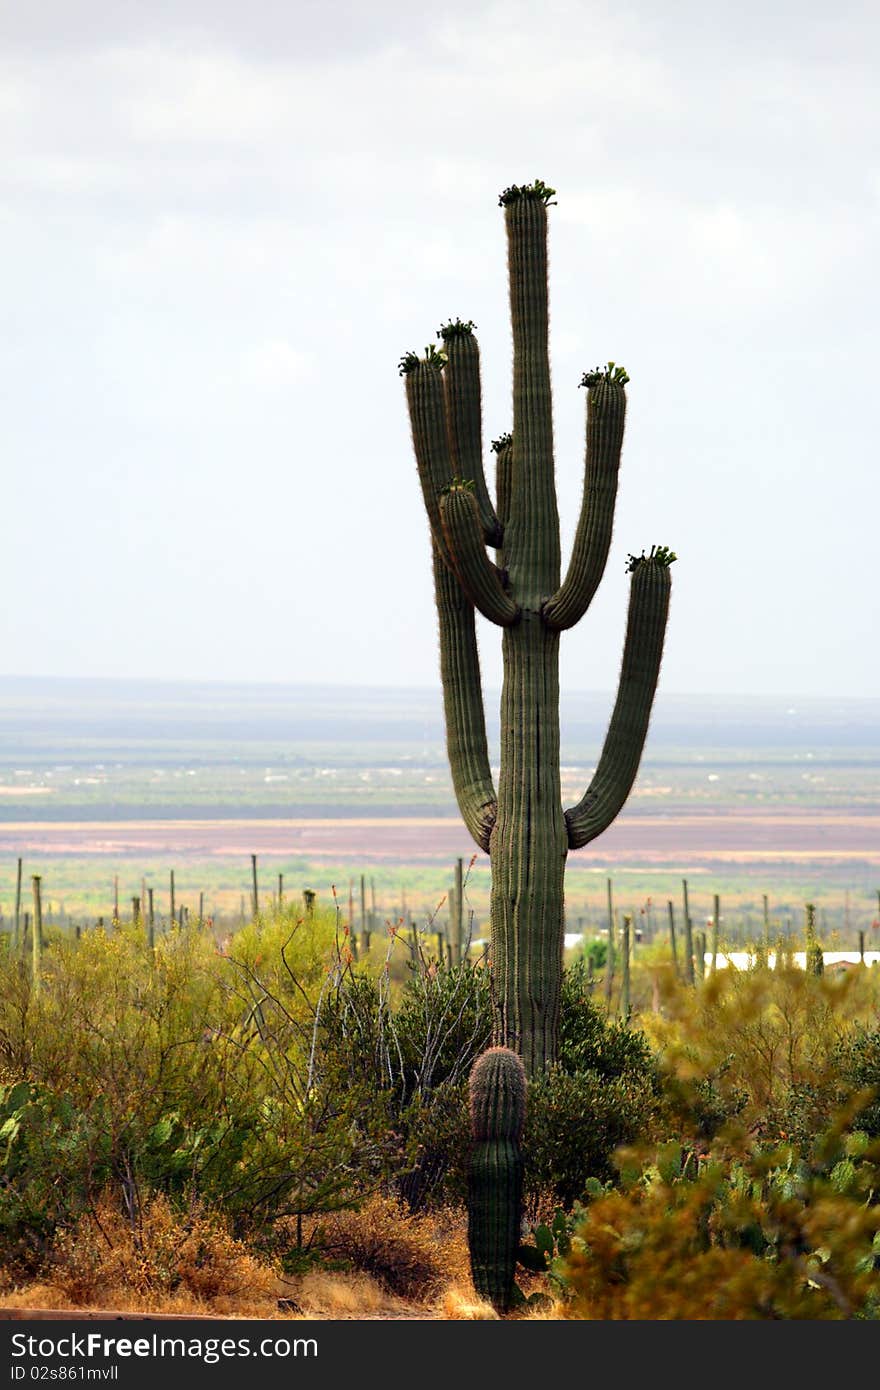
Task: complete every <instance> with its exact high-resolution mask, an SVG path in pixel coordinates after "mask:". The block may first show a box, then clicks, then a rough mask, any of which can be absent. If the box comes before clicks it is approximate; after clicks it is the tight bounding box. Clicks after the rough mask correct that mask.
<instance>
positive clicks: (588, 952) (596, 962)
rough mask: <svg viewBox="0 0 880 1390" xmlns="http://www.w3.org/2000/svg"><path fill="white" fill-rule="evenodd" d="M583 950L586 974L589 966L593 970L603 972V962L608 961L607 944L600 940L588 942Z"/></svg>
mask: <svg viewBox="0 0 880 1390" xmlns="http://www.w3.org/2000/svg"><path fill="white" fill-rule="evenodd" d="M583 949H584V962H585V965H586V966H587V971H588V973H589V967H590V966H592V967H593V969H594V970H604V968H605V962H606V960H607V959H608V942H607V941H601V940H595V941H588V942H587V943H586V944H585V946H584V948H583Z"/></svg>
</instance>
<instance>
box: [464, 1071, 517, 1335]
mask: <svg viewBox="0 0 880 1390" xmlns="http://www.w3.org/2000/svg"><path fill="white" fill-rule="evenodd" d="M469 1087H470V1112H471V1130H472V1135H473V1147H472V1149H471V1163H470V1173H469V1182H468V1248H469V1250H470V1258H471V1273H472V1275H473V1280H474V1287H475V1288H476V1290H477V1293H479V1294H480V1296H481V1297H482V1298H485V1299H486V1300H487V1302H489V1303H491V1304H492V1306H493V1308H495V1309H496V1310H497V1311H498V1312H500V1313H503V1312H506V1311H507V1310H508V1309H509V1308H510V1307H511V1305H512V1303H513V1301H514V1298H515V1294H516V1284H515V1272H516V1259H517V1251H518V1249H519V1244H520V1222H521V1219H522V1187H523V1159H522V1153H521V1152H520V1145H519V1141H520V1137H521V1135H522V1131H523V1125H524V1123H525V1114H526V1074H525V1069H524V1067H523V1064H522V1062H521V1061H520V1059H519V1057H518V1056H517V1055H516V1053H515V1052H512V1051H511V1050H510V1049H509V1048H507V1047H491V1048H489V1050H488V1051H487V1052H484V1053H482V1055H481V1056H479V1057H478V1058H477V1060H476V1061H475V1062H474V1065H473V1067H472V1068H471V1074H470V1081H469Z"/></svg>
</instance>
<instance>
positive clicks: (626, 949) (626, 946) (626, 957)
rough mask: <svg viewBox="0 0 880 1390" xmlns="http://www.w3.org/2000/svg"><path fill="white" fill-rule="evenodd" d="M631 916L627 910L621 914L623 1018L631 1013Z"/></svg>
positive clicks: (621, 1009)
mask: <svg viewBox="0 0 880 1390" xmlns="http://www.w3.org/2000/svg"><path fill="white" fill-rule="evenodd" d="M632 920H633V919H632V917H631V916H630V914H629V913H628V912H625V913H624V914H623V927H622V929H621V933H620V935H621V942H620V961H621V966H620V1011H621V1013H622V1014H623V1016H624V1018H627V1019H628V1018H629V1016H630V1014H631V1013H632V1000H631V998H630V954H631V951H632V932H633V925H632Z"/></svg>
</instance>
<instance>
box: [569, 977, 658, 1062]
mask: <svg viewBox="0 0 880 1390" xmlns="http://www.w3.org/2000/svg"><path fill="white" fill-rule="evenodd" d="M558 1065H559V1066H560V1067H562V1069H563V1070H564V1071H566V1072H569V1073H570V1074H572V1075H573V1074H575V1073H577V1072H583V1071H591V1072H595V1073H596V1074H597V1075H598V1076H604V1077H608V1078H612V1077H618V1076H624V1075H627V1074H630V1073H631V1074H634V1075H637V1076H641V1077H644V1078H646V1079H647V1078H654V1079H655V1080H657V1079H659V1072H658V1068H657V1061H656V1058H655V1056H654V1053H653V1051H652V1049H651V1046H650V1043H649V1042H648V1039H647V1038H646V1037H645V1035H644V1033H642V1032H640V1031H639V1030H638V1029H636V1028H632V1027H630V1025H629V1024H628V1023H623V1022H621V1021H620V1020H618V1019H609V1018H608V1016H607V1014H606V1013H605V1010H604V1009H603V1008H602V1007H600V1006H599V1005H597V1004H595V1003H594V1002H593V998H592V994H591V989H590V981H589V976H588V974H587V969H586V966H585V964H584V962H583V961H577V962H576V963H575V964H574V965H573V966H572V967H571V968H570V969H568V970H566V972H565V974H564V976H563V980H562V1000H561V1010H560V1019H559V1056H558Z"/></svg>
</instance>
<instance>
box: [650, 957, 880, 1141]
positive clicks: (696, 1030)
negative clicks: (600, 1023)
mask: <svg viewBox="0 0 880 1390" xmlns="http://www.w3.org/2000/svg"><path fill="white" fill-rule="evenodd" d="M870 973H871V972H869V971H854V972H851V973H848V974H847V975H844V976H843V977H840V978H836V979H835V978H834V977H830V976H827V975H826V976H824V977H818V978H817V977H816V976H813V975H809V974H807V973H806V972H804V971H802V970H798V969H796V968H789V967H783V968H782V969H778V970H752V971H742V972H740V971H737V970H733V969H728V970H720V971H718V972H717V974H716V975H714V976H712V977H710V978H709V980H707V982H706V984H705V985H703V986H702V987H700V988H698V989H697V990H687V989H675V990H671V991H669V992H668V993H667V996H666V999H665V1001H664V1014H663V1015H662V1016H661V1015H659V1014H657V1015H650V1016H646V1018H645V1020H644V1026H645V1029H646V1031H647V1033H648V1036H649V1038H650V1040H651V1041H652V1043H653V1044H654V1045H655V1046H658V1047H659V1048H660V1050H661V1051H662V1053H663V1062H664V1068H665V1069H666V1072H667V1075H668V1077H670V1078H671V1079H672V1081H673V1084H681V1085H684V1086H688V1085H691V1084H692V1083H699V1082H701V1081H704V1080H705V1079H707V1078H711V1083H712V1088H713V1092H714V1100H713V1104H714V1105H715V1107H716V1108H717V1109H720V1110H721V1111H723V1110H725V1109H726V1110H727V1111H728V1112H729V1113H730V1114H738V1115H739V1116H740V1117H741V1119H742V1122H743V1123H744V1124H746V1125H762V1124H764V1123H765V1122H766V1120H767V1117H768V1116H770V1115H778V1114H779V1113H781V1111H782V1110H783V1109H784V1108H785V1107H786V1106H787V1105H788V1104H789V1102H790V1101H792V1100H793V1098H794V1097H795V1096H796V1095H797V1093H798V1092H800V1093H801V1094H802V1095H803V1096H806V1094H807V1092H806V1090H804V1088H811V1090H812V1093H813V1102H811V1103H814V1104H815V1106H816V1107H817V1108H816V1115H817V1117H818V1116H819V1115H820V1114H821V1115H824V1116H825V1118H826V1119H827V1116H828V1115H829V1114H830V1113H831V1112H832V1110H833V1109H834V1105H835V1101H836V1098H838V1095H839V1091H838V1070H839V1068H838V1063H837V1054H836V1049H837V1047H838V1044H839V1043H841V1041H842V1040H844V1039H845V1038H846V1037H847V1035H848V1034H849V1033H850V1031H851V1030H852V1028H853V1027H854V1026H855V1025H856V1023H857V1022H858V1021H859V1020H860V1019H861V1018H864V1017H865V1016H870V1014H871V1012H872V1010H873V1009H874V1008H875V1006H876V998H875V995H874V985H873V982H872V981H870V980H869V979H868V978H867V977H868V976H869V975H870Z"/></svg>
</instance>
